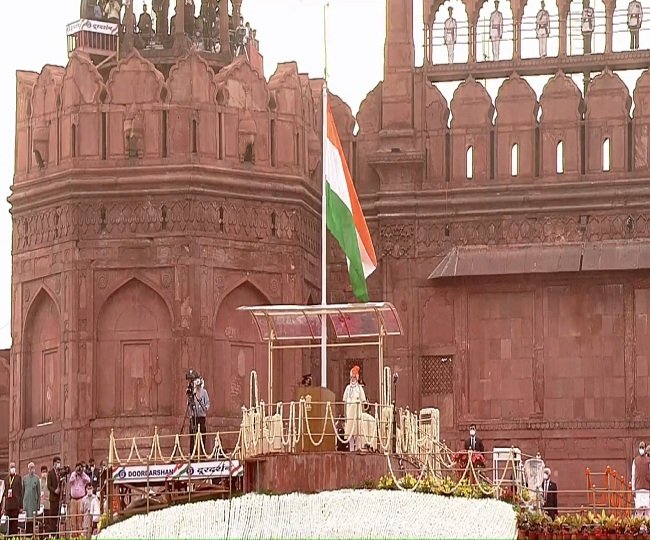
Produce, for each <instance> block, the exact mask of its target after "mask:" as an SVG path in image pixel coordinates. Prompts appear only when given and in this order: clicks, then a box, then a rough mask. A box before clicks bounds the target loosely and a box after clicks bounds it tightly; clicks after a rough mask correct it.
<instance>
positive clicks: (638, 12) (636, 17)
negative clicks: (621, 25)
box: [627, 0, 643, 51]
mask: <svg viewBox="0 0 650 540" xmlns="http://www.w3.org/2000/svg"><path fill="white" fill-rule="evenodd" d="M642 22H643V7H642V6H641V2H639V0H632V1H631V2H630V3H629V5H628V6H627V28H628V30H629V31H630V49H632V50H633V51H636V50H637V49H638V48H639V30H641V23H642Z"/></svg>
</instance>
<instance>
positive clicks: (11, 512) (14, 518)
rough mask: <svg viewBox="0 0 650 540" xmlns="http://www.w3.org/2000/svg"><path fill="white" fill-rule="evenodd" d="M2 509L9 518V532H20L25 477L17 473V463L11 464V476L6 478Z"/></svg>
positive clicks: (12, 533)
mask: <svg viewBox="0 0 650 540" xmlns="http://www.w3.org/2000/svg"><path fill="white" fill-rule="evenodd" d="M2 509H3V512H4V514H5V515H6V516H7V518H9V534H8V535H7V536H15V535H16V534H18V514H20V511H21V510H22V509H23V479H22V478H21V477H20V475H19V474H16V464H15V463H13V462H12V463H10V464H9V476H7V478H6V479H5V490H4V494H3V496H2Z"/></svg>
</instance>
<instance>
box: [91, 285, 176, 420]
mask: <svg viewBox="0 0 650 540" xmlns="http://www.w3.org/2000/svg"><path fill="white" fill-rule="evenodd" d="M173 348H174V347H173V340H172V319H171V314H170V311H169V308H168V305H167V303H166V302H165V300H164V299H163V297H162V296H161V295H160V294H159V293H158V292H157V291H156V290H155V289H154V288H152V287H150V286H149V285H147V284H146V283H144V282H143V281H141V280H140V279H138V278H132V279H129V280H128V281H127V282H126V283H124V284H123V285H122V286H120V287H119V288H117V289H116V290H114V292H113V293H112V294H110V295H109V296H108V298H107V299H106V301H105V302H104V303H103V305H102V306H101V309H100V310H99V315H98V317H97V331H96V353H95V370H94V391H93V396H95V410H96V413H97V416H99V417H111V416H119V415H121V414H125V415H131V416H133V415H142V416H146V415H153V414H163V415H168V414H171V413H172V404H173V402H174V400H173V395H174V394H173V390H174V381H175V380H176V379H175V377H174V373H173V362H172V359H173V358H174V351H173ZM179 376H180V375H179ZM100 389H101V390H100ZM100 395H101V399H98V398H99V396H100Z"/></svg>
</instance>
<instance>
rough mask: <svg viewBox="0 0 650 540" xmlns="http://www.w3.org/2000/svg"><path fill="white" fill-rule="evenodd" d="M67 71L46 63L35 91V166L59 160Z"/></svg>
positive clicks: (32, 106)
mask: <svg viewBox="0 0 650 540" xmlns="http://www.w3.org/2000/svg"><path fill="white" fill-rule="evenodd" d="M64 73H65V71H64V69H63V68H61V67H58V66H45V67H44V68H43V70H42V71H41V74H40V75H39V76H38V79H37V81H36V84H35V85H34V90H33V93H32V101H31V108H32V155H31V156H30V159H31V160H32V167H33V168H37V167H38V168H43V167H44V166H45V167H46V166H48V165H52V164H56V163H57V159H58V155H59V130H58V125H59V107H58V104H59V100H60V95H61V84H62V80H63V75H64Z"/></svg>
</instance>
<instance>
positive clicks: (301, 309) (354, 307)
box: [239, 302, 402, 402]
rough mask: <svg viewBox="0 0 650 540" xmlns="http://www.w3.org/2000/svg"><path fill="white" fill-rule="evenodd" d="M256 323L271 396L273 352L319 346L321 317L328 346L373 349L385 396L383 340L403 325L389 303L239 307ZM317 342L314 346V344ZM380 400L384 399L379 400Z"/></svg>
mask: <svg viewBox="0 0 650 540" xmlns="http://www.w3.org/2000/svg"><path fill="white" fill-rule="evenodd" d="M239 310H240V311H248V312H250V314H251V315H252V317H253V320H254V321H255V325H256V326H257V330H258V332H259V335H260V339H261V340H262V341H264V342H266V343H267V344H268V350H269V353H268V357H269V358H268V365H269V370H268V373H269V377H268V380H269V388H268V398H269V402H271V401H272V400H271V396H273V351H274V350H282V349H309V348H317V347H320V340H321V328H322V321H323V317H326V318H327V321H328V323H329V324H328V327H329V328H331V329H333V331H334V332H333V335H332V334H331V333H330V332H329V330H328V333H327V335H328V338H329V337H330V336H331V337H332V338H334V341H332V340H331V339H328V344H327V347H328V348H329V347H367V346H376V347H377V350H378V359H379V381H380V383H379V384H380V389H379V390H380V392H379V395H380V396H382V398H383V396H384V395H385V391H386V388H385V382H384V381H383V371H384V351H383V345H384V338H385V337H387V336H401V335H402V323H401V321H400V318H399V315H398V313H397V310H396V309H395V306H393V304H391V303H389V302H369V303H365V304H332V305H326V306H323V305H311V306H291V305H285V306H281V305H275V306H273V305H272V306H242V307H240V308H239ZM314 341H316V343H313V342H314ZM382 401H383V400H382Z"/></svg>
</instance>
